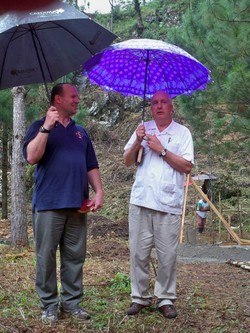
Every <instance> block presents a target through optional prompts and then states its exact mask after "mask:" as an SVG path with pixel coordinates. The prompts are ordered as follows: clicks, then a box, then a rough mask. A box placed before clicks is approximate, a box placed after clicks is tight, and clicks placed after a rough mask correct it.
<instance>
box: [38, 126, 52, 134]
mask: <svg viewBox="0 0 250 333" xmlns="http://www.w3.org/2000/svg"><path fill="white" fill-rule="evenodd" d="M39 132H41V133H50V130H48V129H46V128H45V127H43V126H41V127H40V129H39Z"/></svg>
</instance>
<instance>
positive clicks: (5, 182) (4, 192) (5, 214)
mask: <svg viewBox="0 0 250 333" xmlns="http://www.w3.org/2000/svg"><path fill="white" fill-rule="evenodd" d="M8 133H9V129H8V127H7V126H6V123H3V128H2V139H1V140H2V219H7V218H8V169H9V168H8V139H9V135H8Z"/></svg>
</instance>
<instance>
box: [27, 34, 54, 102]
mask: <svg viewBox="0 0 250 333" xmlns="http://www.w3.org/2000/svg"><path fill="white" fill-rule="evenodd" d="M31 36H32V40H33V44H34V47H35V50H36V55H37V59H38V62H39V66H40V70H41V73H42V77H43V82H44V84H45V88H46V93H47V95H48V98H49V93H48V88H47V84H46V79H45V74H44V70H43V67H42V63H41V58H40V55H39V52H38V48H37V43H36V40H37V42H38V44H39V46H40V50H41V53H42V57H43V60H44V62H45V63H46V68H47V70H48V73H49V76H50V80H51V81H53V78H52V75H51V73H50V70H49V66H48V62H47V60H46V57H45V54H44V52H43V48H42V45H41V43H40V40H39V38H38V36H37V33H36V30H35V29H31Z"/></svg>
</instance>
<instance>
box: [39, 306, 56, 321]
mask: <svg viewBox="0 0 250 333" xmlns="http://www.w3.org/2000/svg"><path fill="white" fill-rule="evenodd" d="M42 320H43V321H47V322H55V321H57V320H58V317H57V310H56V308H54V307H50V308H48V309H46V310H44V311H43V312H42Z"/></svg>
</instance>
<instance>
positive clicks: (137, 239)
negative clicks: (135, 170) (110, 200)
mask: <svg viewBox="0 0 250 333" xmlns="http://www.w3.org/2000/svg"><path fill="white" fill-rule="evenodd" d="M180 226H181V216H180V215H173V214H168V213H163V212H158V211H155V210H152V209H148V208H144V207H139V206H135V205H130V208H129V243H130V279H131V297H132V302H136V303H139V304H143V305H149V304H151V302H152V295H151V293H150V291H149V287H150V256H151V251H152V248H153V246H154V247H155V249H156V254H157V259H158V269H157V276H156V281H155V287H154V295H155V296H156V297H157V299H158V306H162V305H165V304H172V303H173V301H174V300H175V299H176V259H177V247H178V244H179V235H180Z"/></svg>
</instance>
